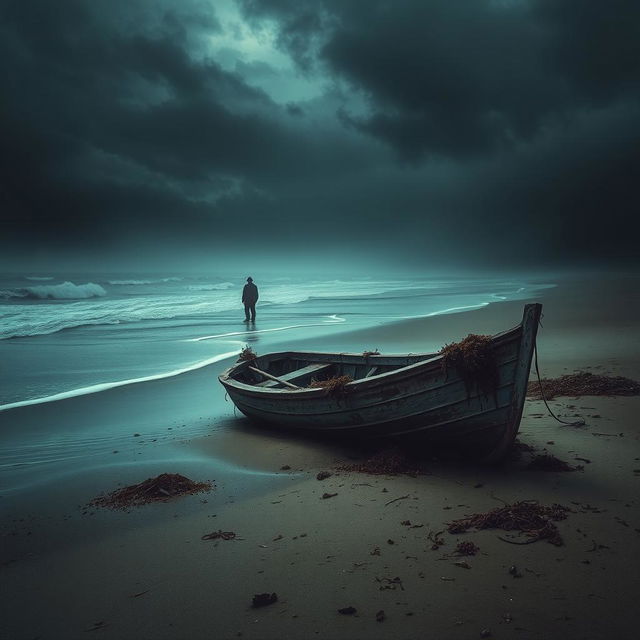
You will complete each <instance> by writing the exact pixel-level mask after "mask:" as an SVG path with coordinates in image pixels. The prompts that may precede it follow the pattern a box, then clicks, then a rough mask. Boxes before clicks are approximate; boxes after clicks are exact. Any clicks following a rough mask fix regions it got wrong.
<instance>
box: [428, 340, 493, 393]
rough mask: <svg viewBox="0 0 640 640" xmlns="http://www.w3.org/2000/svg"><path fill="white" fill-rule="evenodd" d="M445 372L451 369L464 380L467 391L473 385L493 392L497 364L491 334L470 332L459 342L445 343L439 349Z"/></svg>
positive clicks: (483, 390)
mask: <svg viewBox="0 0 640 640" xmlns="http://www.w3.org/2000/svg"><path fill="white" fill-rule="evenodd" d="M440 354H441V355H442V368H443V370H444V372H445V374H448V372H449V371H450V370H451V369H453V370H455V371H456V372H457V373H458V375H459V376H460V377H461V378H462V379H463V380H464V383H465V386H466V387H467V393H470V392H471V389H472V388H473V385H474V384H475V385H476V387H477V388H478V389H479V390H480V391H482V392H483V393H486V394H488V393H493V392H494V391H495V389H496V385H497V383H498V366H497V363H496V358H495V354H494V352H493V345H492V341H491V336H481V335H476V334H473V333H470V334H469V335H468V336H467V337H466V338H465V339H464V340H462V341H460V342H452V343H450V344H446V345H445V346H444V347H442V349H441V350H440Z"/></svg>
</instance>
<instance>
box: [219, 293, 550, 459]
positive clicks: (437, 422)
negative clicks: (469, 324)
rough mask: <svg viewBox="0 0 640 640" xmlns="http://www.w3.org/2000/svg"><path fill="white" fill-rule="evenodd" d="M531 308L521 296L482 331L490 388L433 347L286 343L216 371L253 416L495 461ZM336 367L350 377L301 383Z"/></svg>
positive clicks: (513, 414)
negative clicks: (487, 341)
mask: <svg viewBox="0 0 640 640" xmlns="http://www.w3.org/2000/svg"><path fill="white" fill-rule="evenodd" d="M541 312H542V305H540V304H528V305H526V306H525V308H524V315H523V318H522V322H521V323H520V324H519V325H518V326H516V327H514V328H513V329H510V330H509V331H505V332H503V333H500V334H497V335H495V336H493V337H492V338H491V348H492V351H493V354H494V358H495V364H496V371H497V375H496V377H495V384H494V385H493V387H492V389H491V390H490V391H487V390H486V388H485V389H483V385H481V384H476V385H471V386H470V385H469V381H468V380H465V379H464V378H463V377H462V376H461V375H460V372H458V371H456V370H453V371H452V370H451V369H450V368H447V367H444V366H443V356H442V355H441V354H409V355H399V356H393V355H378V354H371V353H365V354H350V353H314V352H295V351H286V352H280V353H270V354H267V355H263V356H260V357H257V358H256V359H255V360H251V361H244V362H239V363H238V364H236V365H234V366H233V367H231V368H230V369H227V370H226V371H225V372H224V373H223V374H222V375H220V377H219V380H220V382H221V383H222V384H223V385H224V387H225V389H226V390H227V393H228V394H229V397H230V398H231V399H232V400H233V402H234V403H235V405H236V406H237V407H238V409H240V411H242V413H244V414H245V415H246V416H248V417H249V418H251V419H252V420H253V421H255V422H258V423H261V424H267V425H271V426H276V427H281V428H282V427H284V428H288V429H291V430H295V431H298V432H302V431H307V432H319V433H326V434H332V435H342V436H349V437H355V438H359V439H371V438H391V439H397V438H403V439H404V438H408V439H417V440H426V441H430V442H434V443H441V444H446V445H451V444H453V445H455V446H459V447H462V448H465V449H470V450H471V451H473V452H475V453H476V454H477V455H478V457H480V458H481V459H483V460H484V461H485V462H496V461H498V460H500V459H501V458H503V457H504V455H505V454H506V452H507V451H508V450H509V448H510V446H511V445H512V443H513V441H514V439H515V437H516V434H517V432H518V428H519V425H520V419H521V417H522V409H523V406H524V400H525V394H526V389H527V381H528V378H529V369H530V367H531V359H532V355H533V349H534V346H535V340H536V333H537V328H538V322H539V320H540V315H541ZM336 376H350V377H351V378H353V382H349V383H347V384H345V385H344V386H342V387H340V388H339V389H333V390H332V389H329V388H322V387H309V386H308V385H309V384H310V383H311V382H312V380H327V379H330V378H334V377H336Z"/></svg>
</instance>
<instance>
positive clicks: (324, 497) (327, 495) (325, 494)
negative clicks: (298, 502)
mask: <svg viewBox="0 0 640 640" xmlns="http://www.w3.org/2000/svg"><path fill="white" fill-rule="evenodd" d="M337 495H338V494H337V493H323V494H322V499H323V500H328V499H329V498H335V497H336V496H337Z"/></svg>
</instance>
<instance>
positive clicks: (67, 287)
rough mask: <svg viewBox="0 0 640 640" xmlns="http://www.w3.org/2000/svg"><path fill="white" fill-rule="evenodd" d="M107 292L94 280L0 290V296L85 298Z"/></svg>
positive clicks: (55, 298)
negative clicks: (81, 282)
mask: <svg viewBox="0 0 640 640" xmlns="http://www.w3.org/2000/svg"><path fill="white" fill-rule="evenodd" d="M106 295H107V292H106V291H105V290H104V289H103V288H102V287H101V286H100V285H99V284H95V283H94V282H87V283H86V284H74V283H73V282H63V283H62V284H42V285H38V286H34V287H23V288H19V289H6V290H1V291H0V297H2V298H4V299H5V300H10V299H11V298H33V299H35V300H86V299H87V298H101V297H102V296H106Z"/></svg>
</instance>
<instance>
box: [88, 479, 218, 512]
mask: <svg viewBox="0 0 640 640" xmlns="http://www.w3.org/2000/svg"><path fill="white" fill-rule="evenodd" d="M211 489H212V485H211V483H210V482H194V481H193V480H189V478H186V477H185V476H181V475H180V474H178V473H161V474H160V475H159V476H157V477H155V478H147V480H145V481H144V482H140V483H139V484H132V485H130V486H128V487H123V488H122V489H117V490H116V491H112V492H111V493H108V494H106V495H102V496H98V497H97V498H94V499H93V500H92V501H91V502H90V503H89V505H91V506H94V507H106V508H108V509H126V508H127V507H134V506H139V505H143V504H149V503H150V502H167V501H169V500H171V499H172V498H177V497H179V496H186V495H191V494H194V493H202V492H204V491H211Z"/></svg>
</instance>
